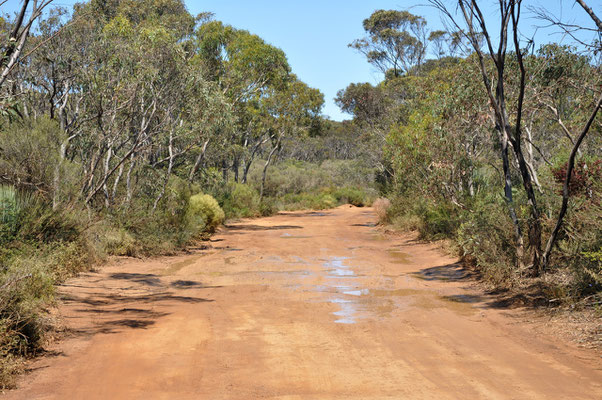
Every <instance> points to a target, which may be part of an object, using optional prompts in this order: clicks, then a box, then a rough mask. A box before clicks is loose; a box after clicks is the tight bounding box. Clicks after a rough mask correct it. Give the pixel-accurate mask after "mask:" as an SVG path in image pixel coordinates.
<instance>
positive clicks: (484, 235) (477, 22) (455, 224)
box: [337, 1, 602, 307]
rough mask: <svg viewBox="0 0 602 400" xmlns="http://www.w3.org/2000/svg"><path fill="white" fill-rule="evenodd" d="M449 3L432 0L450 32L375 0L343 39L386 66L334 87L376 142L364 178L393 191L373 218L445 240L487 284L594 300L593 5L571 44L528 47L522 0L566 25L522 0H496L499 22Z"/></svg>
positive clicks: (470, 6)
mask: <svg viewBox="0 0 602 400" xmlns="http://www.w3.org/2000/svg"><path fill="white" fill-rule="evenodd" d="M456 3H457V4H456V5H455V6H454V5H453V4H451V3H450V4H448V3H446V2H440V1H431V2H430V4H431V5H433V6H434V7H435V8H437V9H439V10H440V11H442V15H443V17H444V18H445V19H446V20H447V21H448V22H449V24H450V25H449V26H451V27H454V28H456V30H455V31H450V32H444V31H432V32H431V31H429V30H428V27H427V21H426V20H425V19H424V18H422V17H420V16H416V15H413V14H411V13H409V12H407V11H394V10H389V11H386V10H378V11H375V12H374V13H373V14H372V15H371V16H370V17H369V18H367V19H366V20H365V21H364V28H365V30H366V34H367V37H366V38H364V39H359V40H357V41H355V42H353V43H352V44H351V46H352V47H354V48H356V49H357V50H359V51H360V52H362V53H363V54H365V55H366V56H367V59H368V62H370V63H372V64H373V65H374V66H375V67H377V68H378V69H380V70H381V71H382V72H383V74H384V79H383V81H382V82H381V83H379V84H378V85H376V86H374V85H371V84H368V83H365V84H351V85H350V86H348V87H347V88H346V89H344V90H341V91H340V92H339V94H338V97H337V102H338V104H339V106H340V107H341V109H342V110H344V111H346V112H348V113H350V114H352V115H353V117H354V118H353V123H354V124H355V125H356V126H357V127H358V128H359V129H362V130H364V131H365V132H367V134H370V135H372V136H373V137H377V138H380V140H381V143H382V148H383V153H382V157H381V158H380V160H379V163H380V165H381V167H380V168H379V169H378V171H379V173H378V175H377V177H376V178H377V182H378V184H379V187H380V189H381V192H382V194H383V195H385V196H386V197H387V198H388V199H389V200H390V203H391V204H390V205H389V204H388V203H386V201H385V200H382V201H381V200H379V202H378V203H377V206H378V207H377V209H378V210H379V214H380V216H381V219H382V220H383V222H386V223H391V224H393V225H395V226H397V227H398V228H400V229H411V230H417V231H418V232H419V233H420V235H421V237H423V238H425V239H439V238H446V239H451V240H452V241H453V243H455V246H456V248H457V250H458V252H459V254H460V255H461V256H463V257H465V259H466V260H467V261H468V262H470V263H472V264H473V265H474V266H475V267H476V269H477V270H478V271H479V272H480V273H481V275H482V276H483V277H484V278H485V279H486V280H487V281H488V282H490V283H492V284H493V285H495V286H496V287H502V288H507V289H520V290H526V289H527V288H538V289H537V292H538V293H536V294H535V296H538V298H540V299H541V296H544V297H545V298H547V299H548V300H553V302H554V304H559V303H560V304H562V303H563V302H571V303H573V304H574V302H577V304H582V305H588V306H594V307H595V306H596V305H598V307H599V304H600V301H601V300H602V280H601V279H600V278H601V277H602V269H601V268H602V263H601V258H600V251H601V247H600V246H601V245H602V241H601V240H602V212H601V211H602V209H601V208H600V207H601V205H600V204H601V203H600V202H601V200H602V191H601V187H602V186H601V182H602V175H601V174H600V164H601V163H602V150H601V149H602V135H601V131H602V124H601V122H600V121H601V119H600V118H601V117H600V115H599V113H598V110H599V109H600V106H601V99H602V98H601V97H600V96H601V93H602V92H601V91H600V87H601V86H600V84H601V82H602V74H601V71H600V64H599V57H598V54H599V51H600V42H599V41H598V40H597V38H598V36H595V35H594V36H595V37H594V38H592V37H590V36H589V35H588V34H587V33H586V32H588V31H589V32H597V33H596V35H599V34H600V32H601V29H602V27H600V26H598V25H596V20H595V18H594V19H593V20H591V19H590V18H589V15H588V14H589V13H595V12H596V11H595V10H593V11H592V10H591V9H590V10H589V11H588V10H587V9H586V8H581V7H580V5H577V6H575V7H576V8H577V10H576V11H579V12H584V16H585V18H586V19H587V20H590V21H592V25H593V26H594V27H593V28H592V26H584V27H582V28H583V29H579V27H577V26H573V27H572V28H574V29H576V30H575V32H579V34H580V35H581V36H578V38H579V42H576V43H575V44H574V46H577V47H574V46H572V45H571V44H557V43H550V44H542V45H539V46H538V47H534V46H533V44H532V43H530V42H523V41H522V39H521V37H523V36H521V28H524V25H523V24H526V23H522V20H521V19H520V17H519V15H520V13H521V7H522V12H523V14H525V13H528V12H530V13H531V16H535V17H537V18H541V19H543V20H546V21H547V22H548V23H550V22H551V25H552V28H550V29H556V30H562V29H564V28H567V26H566V25H563V22H562V21H559V20H558V19H557V18H556V17H554V16H552V15H550V14H548V13H547V12H546V10H541V9H540V10H534V9H528V8H527V7H528V6H526V5H522V4H521V3H520V2H515V1H503V2H500V4H502V5H503V7H502V8H500V9H499V10H497V12H498V21H497V22H498V24H497V25H495V19H493V20H488V21H484V20H482V19H481V18H482V17H481V15H482V13H481V12H484V13H485V12H486V13H489V14H491V12H490V11H489V10H488V11H483V10H481V9H480V8H479V5H478V4H477V2H472V1H459V2H456ZM448 6H449V7H448ZM456 6H457V7H456ZM482 7H486V6H482ZM463 11H465V12H463ZM586 11H587V12H586ZM524 18H526V17H523V19H524ZM500 27H502V28H500ZM490 32H495V33H496V35H497V33H499V32H501V36H500V37H497V36H495V35H493V34H490ZM498 49H499V52H498ZM429 50H430V51H429ZM433 55H434V56H435V57H432V56H433ZM565 211H566V214H565Z"/></svg>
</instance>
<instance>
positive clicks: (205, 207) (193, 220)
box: [187, 193, 225, 235]
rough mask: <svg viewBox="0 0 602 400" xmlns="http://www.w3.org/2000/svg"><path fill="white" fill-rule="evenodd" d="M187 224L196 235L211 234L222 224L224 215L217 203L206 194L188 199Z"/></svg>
mask: <svg viewBox="0 0 602 400" xmlns="http://www.w3.org/2000/svg"><path fill="white" fill-rule="evenodd" d="M187 219H188V224H189V226H190V227H191V229H192V230H193V232H196V234H197V235H199V234H201V233H205V232H207V233H213V232H215V229H216V228H217V227H218V226H219V225H220V224H221V223H223V222H224V219H225V214H224V211H223V210H222V209H221V207H220V206H219V204H218V203H217V201H216V200H215V199H214V198H213V197H212V196H210V195H208V194H202V193H199V194H195V195H194V196H191V197H190V200H189V202H188V211H187Z"/></svg>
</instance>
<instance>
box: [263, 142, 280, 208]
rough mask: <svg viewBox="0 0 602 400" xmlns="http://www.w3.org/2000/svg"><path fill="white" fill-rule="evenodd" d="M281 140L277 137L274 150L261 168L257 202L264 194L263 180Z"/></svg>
mask: <svg viewBox="0 0 602 400" xmlns="http://www.w3.org/2000/svg"><path fill="white" fill-rule="evenodd" d="M281 140H282V136H279V137H278V141H277V142H276V145H275V146H274V148H273V149H272V150H271V151H270V154H269V155H268V159H267V160H266V162H265V164H264V166H263V172H262V174H261V188H260V191H259V202H262V201H263V192H264V188H265V179H266V176H267V173H268V167H269V166H270V163H271V162H272V157H274V154H275V153H276V151H277V150H278V148H279V147H280V141H281Z"/></svg>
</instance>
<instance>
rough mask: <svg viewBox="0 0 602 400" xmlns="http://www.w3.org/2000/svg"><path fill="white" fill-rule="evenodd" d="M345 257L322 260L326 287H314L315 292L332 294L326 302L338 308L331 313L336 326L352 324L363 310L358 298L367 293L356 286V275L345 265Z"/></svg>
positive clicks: (366, 290)
mask: <svg viewBox="0 0 602 400" xmlns="http://www.w3.org/2000/svg"><path fill="white" fill-rule="evenodd" d="M347 259H348V258H347V257H333V258H331V259H327V260H323V261H324V262H323V263H322V267H323V268H324V269H323V271H324V272H326V276H327V277H328V278H332V280H327V281H326V282H327V284H326V285H320V286H316V287H315V289H316V290H317V291H326V292H330V293H332V296H331V297H329V298H328V299H327V300H326V301H328V302H329V303H334V304H336V305H337V306H338V307H339V310H338V311H335V312H333V315H335V316H336V317H337V319H336V320H335V321H334V322H335V323H338V324H354V323H356V322H357V320H358V318H359V312H360V311H361V310H362V309H363V308H364V307H363V306H362V305H361V304H360V302H359V301H358V298H357V297H359V296H363V295H365V294H368V293H369V290H368V289H365V288H361V287H359V286H358V281H357V277H358V276H357V275H356V273H355V271H354V270H353V269H351V267H350V266H348V265H345V260H347Z"/></svg>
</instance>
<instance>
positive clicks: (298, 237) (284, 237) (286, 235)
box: [280, 232, 312, 239]
mask: <svg viewBox="0 0 602 400" xmlns="http://www.w3.org/2000/svg"><path fill="white" fill-rule="evenodd" d="M280 237H281V238H282V239H309V238H311V237H312V236H308V235H291V234H290V233H286V232H285V233H283V234H282V235H280Z"/></svg>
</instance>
